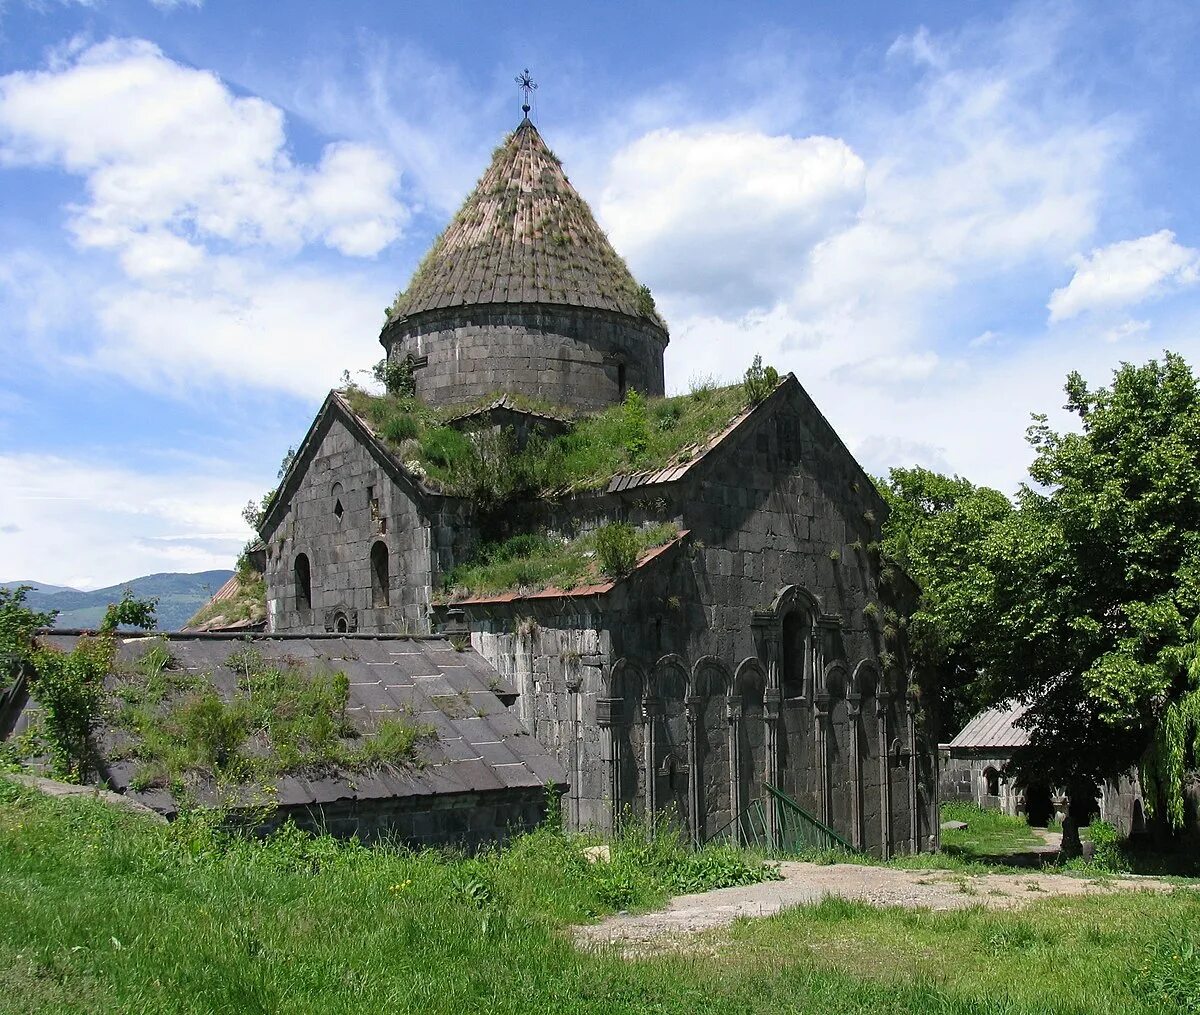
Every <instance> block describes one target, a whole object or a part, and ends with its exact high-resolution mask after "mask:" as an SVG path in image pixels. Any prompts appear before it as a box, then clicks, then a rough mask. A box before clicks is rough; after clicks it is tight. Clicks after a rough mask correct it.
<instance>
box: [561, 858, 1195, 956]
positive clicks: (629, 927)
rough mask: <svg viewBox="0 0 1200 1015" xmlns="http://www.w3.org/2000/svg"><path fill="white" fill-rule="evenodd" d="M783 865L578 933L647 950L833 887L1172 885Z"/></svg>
mask: <svg viewBox="0 0 1200 1015" xmlns="http://www.w3.org/2000/svg"><path fill="white" fill-rule="evenodd" d="M780 873H781V874H782V875H783V880H782V881H769V882H765V883H763V884H758V885H748V886H746V887H744V888H721V889H718V890H717V891H714V892H702V893H699V894H696V895H681V896H679V897H677V898H674V899H672V900H671V901H670V902H669V903H668V904H667V906H666V907H665V908H664V909H660V910H656V911H654V912H651V913H641V914H638V915H630V914H620V915H617V916H610V917H609V918H608V919H606V920H604V921H602V922H601V923H598V924H593V925H591V926H586V927H576V928H575V938H576V940H577V941H579V942H580V943H581V944H585V945H605V944H615V945H617V946H619V947H620V948H621V949H622V950H623V951H626V952H628V953H644V952H646V951H648V950H649V951H653V950H656V948H657V946H658V945H661V944H666V943H667V941H669V940H671V939H678V938H679V937H681V936H686V935H691V934H697V933H700V932H702V931H708V930H713V929H716V928H719V927H724V926H727V925H728V924H731V923H733V921H734V920H737V919H739V918H740V917H753V916H771V915H773V914H775V913H778V912H780V911H781V910H784V909H790V908H792V907H793V906H803V905H806V904H811V903H816V902H820V901H821V900H822V899H823V898H825V897H826V896H829V895H832V896H837V897H839V898H843V899H859V900H862V901H864V902H869V903H871V904H872V905H876V906H906V907H909V908H913V909H916V908H921V907H924V908H927V909H933V910H945V909H966V908H967V907H969V906H980V905H981V906H986V907H988V908H990V909H1015V908H1017V907H1019V906H1023V905H1025V904H1027V903H1029V902H1033V901H1035V900H1037V899H1045V898H1048V897H1051V896H1067V895H1095V894H1105V893H1108V892H1114V891H1130V890H1142V891H1156V892H1169V891H1171V890H1172V886H1171V885H1170V884H1168V883H1166V882H1164V881H1156V880H1154V879H1152V878H1142V877H1127V878H1120V879H1109V880H1105V881H1089V880H1086V879H1084V878H1077V877H1070V876H1068V875H1064V874H1042V873H1039V872H1036V871H1031V872H1030V873H1028V874H983V875H974V876H970V875H964V874H959V873H957V872H955V871H936V870H935V871H907V870H894V869H892V868H889V867H864V866H859V865H857V864H811V863H782V864H780ZM648 946H649V947H648Z"/></svg>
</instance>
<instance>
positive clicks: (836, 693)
mask: <svg viewBox="0 0 1200 1015" xmlns="http://www.w3.org/2000/svg"><path fill="white" fill-rule="evenodd" d="M849 687H850V673H849V671H848V670H847V669H846V664H845V663H843V662H842V661H841V660H840V659H835V660H834V661H833V662H831V663H829V664H828V665H827V666H826V667H825V670H824V672H823V673H822V674H821V682H820V686H819V687H818V688H817V693H818V694H821V695H824V696H825V697H827V698H844V697H845V696H846V694H847V693H848V691H849Z"/></svg>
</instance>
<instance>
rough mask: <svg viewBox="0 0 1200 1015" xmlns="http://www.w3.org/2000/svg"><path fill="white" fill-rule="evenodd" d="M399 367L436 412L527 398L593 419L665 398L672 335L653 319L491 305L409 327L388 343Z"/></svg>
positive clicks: (394, 325) (402, 326)
mask: <svg viewBox="0 0 1200 1015" xmlns="http://www.w3.org/2000/svg"><path fill="white" fill-rule="evenodd" d="M380 341H381V342H383V344H384V347H385V348H386V349H387V351H388V356H389V357H390V358H391V359H392V360H393V361H395V362H400V361H402V360H404V359H405V358H407V357H412V362H413V364H414V375H415V378H416V384H417V395H418V396H419V397H420V398H421V399H422V400H423V401H425V402H427V403H429V404H430V405H455V404H460V403H463V402H470V401H472V400H475V399H479V398H482V397H484V396H486V395H490V394H493V393H494V392H497V391H519V392H521V393H522V394H524V395H526V396H529V397H532V398H538V399H541V400H543V401H545V402H549V403H550V404H551V405H561V406H566V407H568V408H572V409H577V410H580V411H583V412H591V411H594V410H596V409H602V408H604V407H605V406H608V405H612V404H613V403H614V402H619V401H620V400H621V399H622V398H624V397H625V392H626V391H627V390H629V389H636V390H637V391H640V392H641V393H642V394H644V395H651V396H653V395H662V393H663V350H664V349H665V347H666V344H667V335H666V332H665V331H664V330H663V329H662V328H660V327H659V326H658V325H656V324H654V323H652V322H650V321H647V320H645V319H639V318H632V317H627V316H625V315H624V314H619V313H614V312H612V311H605V310H595V309H591V308H586V307H554V306H536V305H523V304H513V303H509V304H490V305H487V306H469V307H456V308H452V309H448V310H440V311H434V312H430V313H424V314H420V315H417V316H415V317H412V318H401V319H399V320H396V321H394V322H391V323H389V325H388V326H387V327H385V328H384V331H383V334H382V336H381V337H380Z"/></svg>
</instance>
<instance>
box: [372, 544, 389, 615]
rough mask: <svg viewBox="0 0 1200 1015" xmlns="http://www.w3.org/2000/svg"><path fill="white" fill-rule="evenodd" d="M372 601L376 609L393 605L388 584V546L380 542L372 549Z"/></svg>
mask: <svg viewBox="0 0 1200 1015" xmlns="http://www.w3.org/2000/svg"><path fill="white" fill-rule="evenodd" d="M371 601H372V603H373V604H374V605H375V606H376V607H383V606H389V605H390V604H391V591H390V589H389V583H388V549H387V544H385V543H382V542H379V543H376V544H375V545H374V546H372V547H371Z"/></svg>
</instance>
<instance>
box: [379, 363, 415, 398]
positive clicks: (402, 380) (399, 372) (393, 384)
mask: <svg viewBox="0 0 1200 1015" xmlns="http://www.w3.org/2000/svg"><path fill="white" fill-rule="evenodd" d="M371 373H372V374H373V375H374V377H375V380H377V381H379V382H380V383H381V384H382V385H383V387H384V389H385V390H386V391H387V393H388V394H389V395H399V396H400V397H402V398H412V397H413V396H414V395H416V393H417V381H416V378H415V377H414V376H413V367H412V360H411V359H410V358H409V357H407V356H405V357H404V359H402V360H400V362H398V363H397V362H395V361H394V360H391V359H381V360H380V361H379V362H378V363H376V364H375V366H374V368H373V369H372V370H371Z"/></svg>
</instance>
